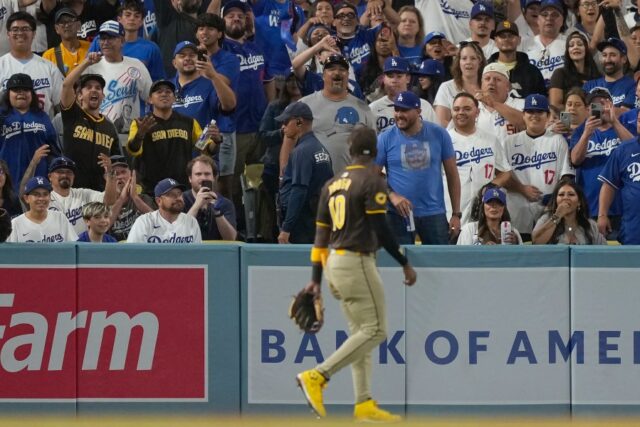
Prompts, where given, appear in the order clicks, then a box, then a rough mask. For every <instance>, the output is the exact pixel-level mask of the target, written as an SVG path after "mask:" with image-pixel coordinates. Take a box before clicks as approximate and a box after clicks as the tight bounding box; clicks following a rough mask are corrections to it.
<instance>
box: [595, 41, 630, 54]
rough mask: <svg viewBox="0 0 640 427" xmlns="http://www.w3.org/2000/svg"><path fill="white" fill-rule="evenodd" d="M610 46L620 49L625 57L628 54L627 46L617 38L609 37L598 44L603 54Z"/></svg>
mask: <svg viewBox="0 0 640 427" xmlns="http://www.w3.org/2000/svg"><path fill="white" fill-rule="evenodd" d="M609 46H611V47H613V48H616V49H618V50H619V51H620V53H622V54H623V55H626V54H627V45H626V44H625V43H624V42H623V41H622V40H620V39H618V38H615V37H609V38H608V39H606V40H603V41H601V42H600V43H598V50H599V51H600V52H602V51H603V50H604V48H606V47H609Z"/></svg>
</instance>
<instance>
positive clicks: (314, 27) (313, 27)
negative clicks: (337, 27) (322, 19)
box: [305, 24, 331, 46]
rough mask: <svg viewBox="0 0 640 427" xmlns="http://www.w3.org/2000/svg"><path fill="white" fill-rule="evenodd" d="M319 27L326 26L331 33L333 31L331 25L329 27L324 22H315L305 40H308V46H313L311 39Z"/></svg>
mask: <svg viewBox="0 0 640 427" xmlns="http://www.w3.org/2000/svg"><path fill="white" fill-rule="evenodd" d="M318 28H324V29H325V30H327V31H328V32H329V33H330V32H331V29H330V28H329V27H327V26H326V25H324V24H315V25H312V26H310V27H309V29H308V30H307V33H306V34H305V41H306V43H307V45H308V46H311V42H310V41H311V35H312V34H313V32H314V31H315V30H317V29H318Z"/></svg>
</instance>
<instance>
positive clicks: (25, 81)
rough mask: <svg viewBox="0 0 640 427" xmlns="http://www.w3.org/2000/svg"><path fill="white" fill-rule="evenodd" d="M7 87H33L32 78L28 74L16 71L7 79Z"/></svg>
mask: <svg viewBox="0 0 640 427" xmlns="http://www.w3.org/2000/svg"><path fill="white" fill-rule="evenodd" d="M6 85H7V90H8V89H33V80H31V77H30V76H29V75H28V74H23V73H16V74H14V75H12V76H11V77H9V78H8V79H7V83H6Z"/></svg>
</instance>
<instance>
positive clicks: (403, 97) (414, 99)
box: [393, 91, 421, 110]
mask: <svg viewBox="0 0 640 427" xmlns="http://www.w3.org/2000/svg"><path fill="white" fill-rule="evenodd" d="M393 106H394V107H398V108H404V109H406V110H414V109H416V108H421V104H420V97H418V95H416V94H415V93H413V92H409V91H406V92H400V93H399V94H398V96H396V99H395V100H394V101H393Z"/></svg>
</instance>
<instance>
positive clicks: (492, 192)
mask: <svg viewBox="0 0 640 427" xmlns="http://www.w3.org/2000/svg"><path fill="white" fill-rule="evenodd" d="M492 200H498V201H499V202H500V203H502V204H503V205H506V204H507V195H506V194H505V193H504V191H502V190H501V189H499V188H489V189H488V190H487V191H485V192H484V196H482V203H488V202H490V201H492Z"/></svg>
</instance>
